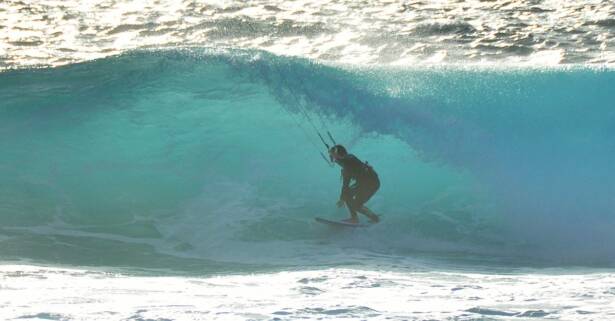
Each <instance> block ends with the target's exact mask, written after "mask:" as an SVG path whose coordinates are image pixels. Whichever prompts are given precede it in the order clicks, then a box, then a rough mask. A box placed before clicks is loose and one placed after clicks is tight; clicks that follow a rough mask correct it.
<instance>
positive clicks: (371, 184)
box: [329, 145, 380, 224]
mask: <svg viewBox="0 0 615 321" xmlns="http://www.w3.org/2000/svg"><path fill="white" fill-rule="evenodd" d="M329 157H330V159H331V161H332V162H335V163H337V164H338V165H340V167H341V168H342V192H341V195H340V199H339V201H337V206H338V207H342V206H343V205H344V204H346V207H347V208H348V211H349V212H350V218H348V219H346V220H344V221H345V222H348V223H353V224H357V223H359V218H358V215H357V212H359V213H361V214H363V215H365V216H367V217H368V218H369V220H370V221H371V222H372V223H377V222H378V221H379V220H380V219H379V217H378V215H376V214H374V213H373V212H372V211H371V210H370V209H369V208H367V207H365V206H364V204H365V203H366V202H367V201H368V200H369V199H370V198H371V197H372V196H373V195H374V194H375V193H376V191H377V190H378V188H380V179H379V178H378V174H376V171H374V169H373V168H372V167H371V166H370V165H369V164H367V163H363V162H362V161H360V160H359V159H358V158H357V157H355V156H354V155H352V154H348V152H347V151H346V148H345V147H344V146H342V145H335V146H333V147H331V148H330V149H329ZM351 181H354V184H351Z"/></svg>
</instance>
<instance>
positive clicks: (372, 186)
mask: <svg viewBox="0 0 615 321" xmlns="http://www.w3.org/2000/svg"><path fill="white" fill-rule="evenodd" d="M378 188H380V182H379V181H378V180H375V181H373V182H368V183H367V184H365V185H364V186H361V187H359V189H358V191H357V194H356V196H355V199H354V201H353V207H354V209H355V211H357V212H359V213H361V214H363V215H365V216H367V218H369V220H370V221H371V222H372V223H377V222H378V221H379V220H380V218H379V217H378V215H376V213H374V212H372V211H371V210H370V209H369V208H367V207H366V206H365V205H363V204H365V203H367V201H369V199H370V198H371V197H372V196H373V195H374V194H376V191H378Z"/></svg>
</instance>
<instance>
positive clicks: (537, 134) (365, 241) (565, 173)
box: [0, 49, 615, 271]
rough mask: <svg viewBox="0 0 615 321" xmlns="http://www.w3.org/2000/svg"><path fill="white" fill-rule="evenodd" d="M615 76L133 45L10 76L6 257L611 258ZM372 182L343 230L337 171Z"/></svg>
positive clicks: (87, 261) (1, 121) (1, 223)
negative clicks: (353, 163) (349, 166)
mask: <svg viewBox="0 0 615 321" xmlns="http://www.w3.org/2000/svg"><path fill="white" fill-rule="evenodd" d="M614 82H615V72H613V71H612V70H610V69H596V68H588V67H572V68H563V67H561V68H553V69H541V68H536V69H532V68H512V69H505V68H502V69H498V68H479V67H477V68H469V67H454V66H452V67H437V68H436V67H433V68H431V67H421V68H399V69H394V68H355V67H345V66H333V65H323V64H317V63H314V62H311V61H309V60H304V59H298V58H287V57H280V56H275V55H271V54H267V53H264V52H259V51H228V52H213V51H210V50H200V49H193V50H166V51H141V52H133V53H128V54H123V55H120V56H114V57H108V58H104V59H100V60H95V61H89V62H85V63H80V64H75V65H70V66H65V67H57V68H49V69H26V70H19V71H8V72H3V73H1V74H0V101H2V103H1V104H0V149H1V150H2V153H1V154H0V178H1V179H2V182H3V183H2V185H1V186H0V259H2V260H24V259H26V260H34V261H37V262H38V261H40V262H51V263H57V264H75V265H94V266H98V265H100V266H128V267H151V268H169V269H171V270H186V269H189V270H192V269H196V270H198V271H203V270H205V271H210V270H211V271H235V270H238V269H248V270H252V269H255V268H256V269H261V268H270V267H273V268H282V269H285V268H293V267H295V266H302V267H305V266H330V265H338V264H351V265H355V264H356V265H360V264H376V265H377V264H394V263H391V262H395V260H397V259H398V258H407V257H414V256H417V255H423V256H424V255H427V256H438V257H445V258H447V260H449V261H452V262H455V261H456V260H467V259H468V257H478V258H479V260H480V261H481V262H483V261H496V262H500V263H502V262H504V263H502V264H511V265H515V264H527V263H528V262H530V263H531V264H547V265H570V264H572V265H597V266H612V264H613V262H614V261H615V247H614V245H613V244H615V242H614V241H615V239H614V237H613V235H614V234H613V233H612V231H613V228H614V227H615V216H614V214H613V212H612V209H613V208H614V205H615V204H614V203H615V198H614V197H613V191H614V190H615V189H614V188H615V174H614V173H613V171H612V164H613V162H614V161H615V143H613V139H612V137H613V134H615V109H614V108H613V107H615V105H614V103H613V101H615V92H614V91H613V90H612V84H613V83H614ZM316 129H317V130H319V131H321V132H323V133H324V132H326V131H327V130H329V131H330V132H331V133H332V134H333V136H335V138H336V140H337V141H338V142H340V143H343V144H345V145H347V146H348V147H349V149H350V150H351V152H353V153H354V154H356V155H357V156H358V157H359V158H360V159H362V160H367V161H369V163H370V164H372V165H373V166H374V168H375V169H376V170H377V171H378V173H379V175H380V177H381V180H382V183H383V184H382V188H381V190H380V191H379V192H378V194H377V195H376V196H375V197H374V198H373V199H372V200H371V201H370V203H369V204H370V207H371V208H372V209H373V210H374V211H376V212H378V213H381V214H382V215H383V221H382V223H381V224H378V225H376V226H372V227H370V228H369V229H364V230H356V231H345V230H344V231H336V230H331V229H330V228H328V227H326V226H323V225H320V224H318V223H315V222H314V221H313V217H314V216H325V217H332V218H343V217H345V215H346V213H345V212H344V211H343V210H338V209H335V206H334V204H335V201H336V200H337V197H338V193H339V185H340V177H339V169H337V168H332V167H330V166H329V165H328V164H327V163H326V162H325V161H324V160H323V159H322V158H321V155H320V154H319V152H321V151H323V150H324V148H322V146H321V145H322V144H321V143H320V141H319V139H318V136H317V133H316Z"/></svg>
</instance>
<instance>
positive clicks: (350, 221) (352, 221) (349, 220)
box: [342, 217, 359, 224]
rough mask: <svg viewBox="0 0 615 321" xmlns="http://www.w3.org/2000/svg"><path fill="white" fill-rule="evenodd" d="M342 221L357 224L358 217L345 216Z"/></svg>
mask: <svg viewBox="0 0 615 321" xmlns="http://www.w3.org/2000/svg"><path fill="white" fill-rule="evenodd" d="M342 222H346V223H350V224H359V219H358V218H356V217H351V218H347V219H345V220H342Z"/></svg>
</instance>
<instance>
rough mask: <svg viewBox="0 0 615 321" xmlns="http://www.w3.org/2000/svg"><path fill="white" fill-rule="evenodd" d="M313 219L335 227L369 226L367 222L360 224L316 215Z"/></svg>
mask: <svg viewBox="0 0 615 321" xmlns="http://www.w3.org/2000/svg"><path fill="white" fill-rule="evenodd" d="M314 219H315V220H316V222H319V223H323V224H326V225H330V226H337V227H368V226H369V225H367V224H362V223H350V222H344V221H334V220H328V219H326V218H321V217H316V218H314Z"/></svg>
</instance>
